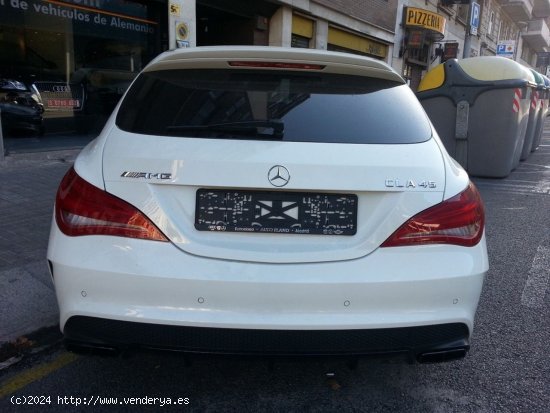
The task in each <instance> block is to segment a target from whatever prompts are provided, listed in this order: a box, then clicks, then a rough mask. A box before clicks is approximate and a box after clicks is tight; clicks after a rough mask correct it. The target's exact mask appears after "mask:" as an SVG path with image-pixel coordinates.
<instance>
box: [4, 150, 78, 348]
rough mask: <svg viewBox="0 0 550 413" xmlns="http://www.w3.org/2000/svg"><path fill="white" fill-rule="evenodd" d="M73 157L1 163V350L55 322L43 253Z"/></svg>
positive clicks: (48, 155) (71, 153) (33, 156)
mask: <svg viewBox="0 0 550 413" xmlns="http://www.w3.org/2000/svg"><path fill="white" fill-rule="evenodd" d="M78 152H80V149H72V150H63V151H51V152H40V153H38V152H35V153H21V154H13V155H11V156H7V157H6V159H5V161H4V162H1V163H0V179H1V181H2V184H1V185H0V218H1V222H2V231H0V315H1V317H0V347H1V346H2V345H3V344H5V343H6V342H9V341H13V340H15V339H17V338H18V337H21V336H23V335H25V334H28V333H31V332H33V331H36V330H38V329H40V328H42V327H48V326H54V325H56V324H57V322H58V309H57V302H56V299H55V293H54V289H53V284H52V281H51V279H50V275H49V272H48V267H47V263H46V249H47V244H48V236H49V230H50V223H51V218H52V213H53V204H54V198H55V193H56V190H57V186H58V185H59V182H60V180H61V178H62V177H63V175H64V174H65V172H66V171H67V169H68V168H69V167H70V166H71V165H72V163H73V162H74V159H75V158H76V155H77V154H78Z"/></svg>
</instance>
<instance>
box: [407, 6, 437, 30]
mask: <svg viewBox="0 0 550 413" xmlns="http://www.w3.org/2000/svg"><path fill="white" fill-rule="evenodd" d="M446 23H447V20H446V19H445V17H444V16H442V15H440V14H437V13H434V12H431V11H429V10H424V9H418V8H416V7H406V8H405V26H406V27H422V28H424V29H427V30H432V31H434V32H437V33H440V34H442V35H445V24H446Z"/></svg>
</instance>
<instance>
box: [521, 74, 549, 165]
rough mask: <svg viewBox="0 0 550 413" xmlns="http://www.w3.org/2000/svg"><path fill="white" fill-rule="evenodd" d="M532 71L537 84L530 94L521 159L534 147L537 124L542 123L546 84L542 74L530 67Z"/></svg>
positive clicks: (526, 156) (525, 157)
mask: <svg viewBox="0 0 550 413" xmlns="http://www.w3.org/2000/svg"><path fill="white" fill-rule="evenodd" d="M530 70H531V72H533V76H534V77H535V82H536V84H537V86H536V88H535V90H534V91H533V94H532V95H531V103H530V105H529V120H528V122H527V131H526V132H525V140H524V141H523V148H522V150H521V157H520V159H521V160H522V161H524V160H526V159H527V158H528V157H529V155H530V154H531V151H533V150H535V149H534V142H535V140H536V138H535V137H536V134H537V130H538V128H539V125H541V124H542V109H543V105H542V102H543V97H544V95H545V94H546V85H545V83H544V78H543V77H542V75H541V74H540V73H539V72H537V71H535V70H533V69H530Z"/></svg>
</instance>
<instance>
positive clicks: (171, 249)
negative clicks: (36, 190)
mask: <svg viewBox="0 0 550 413" xmlns="http://www.w3.org/2000/svg"><path fill="white" fill-rule="evenodd" d="M48 260H49V263H50V268H51V270H52V277H53V280H54V283H55V288H56V293H57V299H58V303H59V308H60V325H61V330H62V331H63V333H64V335H65V339H66V343H67V346H68V347H69V348H70V349H72V350H75V351H80V350H85V349H89V348H99V349H103V350H110V351H118V350H122V349H127V348H134V347H143V348H161V349H179V350H183V351H190V352H214V353H231V354H286V355H288V354H292V355H311V354H313V355H326V354H338V355H362V354H373V353H374V354H379V353H404V354H406V355H408V356H411V357H412V358H416V359H417V360H419V361H420V362H431V361H442V360H448V359H455V358H460V357H463V356H464V355H465V354H466V352H467V350H468V348H469V345H470V339H471V337H472V332H473V325H474V315H475V311H476V308H477V305H478V300H479V297H480V293H481V288H482V284H483V279H484V276H485V273H486V271H487V270H488V259H487V250H486V244H485V236H484V208H483V203H482V200H481V198H480V195H479V193H478V191H477V190H476V188H475V186H474V185H473V184H472V183H471V182H470V181H469V178H468V175H467V174H466V173H465V172H464V170H463V169H462V168H461V167H460V166H459V165H458V164H457V163H456V162H455V161H454V160H453V159H452V158H451V157H450V156H449V155H448V154H447V152H446V151H445V149H444V147H443V145H442V143H441V141H440V139H439V138H438V136H437V133H436V131H435V130H434V129H433V127H432V125H431V123H430V122H429V120H428V118H427V116H426V114H425V112H424V111H423V109H422V107H421V105H420V104H419V102H418V100H417V99H416V97H415V96H414V94H413V93H412V91H411V90H410V88H409V87H408V86H407V85H406V83H405V81H404V80H403V79H402V78H401V76H399V75H398V74H397V73H396V72H395V71H393V69H391V68H390V67H389V66H387V65H386V64H384V63H382V62H379V61H376V60H373V59H370V58H366V57H362V56H355V55H351V54H344V53H336V52H327V51H321V50H304V49H290V48H288V49H287V48H273V47H244V46H233V47H205V48H200V47H199V48H192V49H179V50H176V51H171V52H166V53H164V54H162V55H160V56H159V57H157V58H156V59H155V60H154V61H153V62H151V63H150V64H149V65H148V66H147V67H146V68H145V69H144V70H143V71H142V73H141V74H140V75H139V76H138V78H137V79H136V80H135V82H134V83H133V84H132V86H131V87H130V89H129V90H128V92H127V93H126V94H125V97H124V98H123V100H122V102H121V104H120V106H119V107H118V108H117V109H116V110H115V112H114V113H113V115H112V116H111V118H110V120H109V121H108V123H107V125H106V127H105V128H104V130H103V132H102V133H101V135H100V136H99V137H98V138H97V139H96V140H95V141H93V142H92V143H90V144H89V145H88V146H87V147H86V148H85V149H84V150H83V151H82V153H81V154H80V155H79V157H78V158H77V159H76V162H75V164H74V168H71V169H70V171H69V172H68V173H67V175H66V176H65V177H64V178H63V180H62V182H61V184H60V187H59V190H58V193H57V198H56V203H55V218H54V220H53V222H52V229H51V235H50V242H49V248H48Z"/></svg>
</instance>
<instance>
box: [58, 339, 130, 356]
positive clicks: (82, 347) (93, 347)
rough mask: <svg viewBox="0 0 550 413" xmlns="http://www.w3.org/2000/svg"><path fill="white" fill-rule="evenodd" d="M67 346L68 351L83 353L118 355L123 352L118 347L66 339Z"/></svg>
mask: <svg viewBox="0 0 550 413" xmlns="http://www.w3.org/2000/svg"><path fill="white" fill-rule="evenodd" d="M64 344H65V348H66V349H67V351H69V352H71V353H75V354H81V355H97V356H107V357H116V356H118V355H120V354H121V350H120V349H119V348H116V347H111V346H104V345H101V344H87V343H78V342H74V341H68V340H65V343H64Z"/></svg>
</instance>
